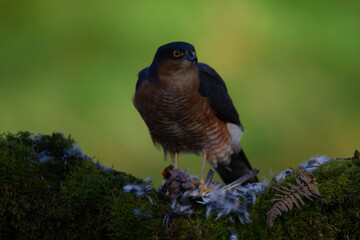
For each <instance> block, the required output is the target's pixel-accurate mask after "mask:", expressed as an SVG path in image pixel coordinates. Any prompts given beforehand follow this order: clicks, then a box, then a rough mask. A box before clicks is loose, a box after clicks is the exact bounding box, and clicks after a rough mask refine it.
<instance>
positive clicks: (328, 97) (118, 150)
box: [0, 0, 360, 185]
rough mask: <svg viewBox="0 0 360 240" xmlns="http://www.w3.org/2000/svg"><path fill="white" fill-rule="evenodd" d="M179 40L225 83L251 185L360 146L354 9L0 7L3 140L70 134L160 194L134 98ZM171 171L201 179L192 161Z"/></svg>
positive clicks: (189, 4)
mask: <svg viewBox="0 0 360 240" xmlns="http://www.w3.org/2000/svg"><path fill="white" fill-rule="evenodd" d="M179 40H181V41H187V42H190V43H192V44H193V45H194V46H195V47H196V50H197V54H198V57H199V61H201V62H206V63H208V64H209V65H211V66H213V67H214V68H215V69H216V70H217V71H218V73H219V74H220V75H221V76H222V77H223V79H224V80H225V82H226V84H227V86H228V90H229V92H230V95H231V97H232V99H233V101H234V104H235V106H236V107H237V109H238V111H239V113H240V119H241V121H242V123H243V125H244V127H245V130H246V133H245V135H244V137H243V139H242V144H243V146H244V149H245V152H246V154H247V155H248V158H249V160H250V162H251V164H252V165H253V167H256V168H259V169H260V170H261V174H260V176H265V177H267V178H270V177H271V174H272V173H277V172H279V171H280V170H283V169H285V168H287V167H296V166H297V165H298V164H299V163H301V162H304V161H306V160H307V159H309V157H311V156H314V155H321V154H327V155H328V156H330V157H348V156H352V153H353V151H354V150H355V149H356V148H359V147H360V137H359V133H360V93H359V89H360V4H359V3H358V2H357V1H353V2H351V1H346V2H344V1H309V2H306V1H301V2H299V1H297V2H295V1H250V0H248V1H221V2H219V1H211V0H206V1H190V0H182V1H169V0H165V1H68V0H61V1H48V0H31V1H13V0H9V1H3V0H0V132H17V131H20V130H28V131H31V132H33V133H38V132H41V133H47V134H51V133H52V132H59V131H60V132H63V133H64V134H65V135H69V134H71V136H73V137H74V138H75V139H76V141H77V143H78V144H79V146H80V147H81V148H82V150H83V151H84V152H85V153H87V154H88V155H90V156H94V157H96V158H97V159H99V160H100V161H101V162H102V163H103V164H104V165H107V166H110V165H113V166H114V168H115V169H117V170H120V171H127V172H130V173H132V174H133V175H135V176H138V177H148V176H150V177H151V178H152V179H153V180H154V183H155V184H156V185H158V184H159V183H160V181H161V171H162V169H163V168H164V167H166V166H167V165H169V164H170V162H169V161H168V162H164V160H163V153H162V151H161V150H159V149H156V148H154V146H153V145H152V142H151V139H150V136H149V134H148V130H147V128H146V126H145V124H144V122H143V120H142V119H141V117H140V115H139V114H138V113H137V111H136V110H135V108H134V107H133V104H132V96H133V94H134V90H135V83H136V81H137V77H136V75H137V73H138V71H139V70H141V69H142V68H144V67H146V66H148V65H149V64H150V63H151V61H152V58H153V56H154V54H155V51H156V49H157V47H159V46H160V45H162V44H165V43H168V42H171V41H179ZM179 161H180V162H179V164H180V168H185V167H186V168H188V169H189V170H190V173H191V174H193V175H199V174H200V169H201V157H200V156H195V155H181V158H180V160H179Z"/></svg>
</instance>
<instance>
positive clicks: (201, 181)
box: [199, 179, 207, 196]
mask: <svg viewBox="0 0 360 240" xmlns="http://www.w3.org/2000/svg"><path fill="white" fill-rule="evenodd" d="M200 183H201V187H200V191H199V195H200V196H201V195H202V194H203V192H205V191H206V190H207V187H206V185H205V182H204V180H203V179H201V180H200Z"/></svg>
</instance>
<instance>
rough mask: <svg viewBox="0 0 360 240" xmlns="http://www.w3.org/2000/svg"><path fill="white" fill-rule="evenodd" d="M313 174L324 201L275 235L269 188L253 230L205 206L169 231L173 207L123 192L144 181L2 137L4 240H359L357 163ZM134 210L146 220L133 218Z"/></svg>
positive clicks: (22, 138)
mask: <svg viewBox="0 0 360 240" xmlns="http://www.w3.org/2000/svg"><path fill="white" fill-rule="evenodd" d="M312 174H313V175H314V176H315V177H316V179H317V181H318V184H319V189H320V192H321V199H320V200H314V201H313V202H312V201H310V200H305V206H302V208H301V209H297V208H294V209H293V210H292V211H290V212H286V213H283V214H282V215H281V216H279V217H278V218H277V219H276V221H275V223H274V226H273V228H272V229H270V228H268V226H267V225H266V213H267V212H268V211H269V209H270V208H271V207H272V203H271V201H270V200H271V199H272V198H273V196H274V194H275V192H276V191H275V190H274V189H272V188H268V189H267V190H266V191H265V193H264V194H262V195H261V196H260V197H259V198H258V199H257V202H256V204H255V205H254V206H252V207H250V208H249V211H250V214H251V216H252V219H253V223H252V224H247V225H242V224H241V223H240V222H239V221H238V220H237V221H236V222H235V223H231V222H230V220H229V218H228V217H222V218H220V219H218V220H217V221H215V220H214V218H215V216H211V217H210V219H209V220H206V219H205V211H206V209H205V208H204V206H202V205H195V207H194V214H192V215H191V216H188V217H186V216H176V215H172V216H171V218H170V221H169V227H168V228H165V227H164V226H163V218H164V215H165V214H166V213H167V212H168V211H169V209H170V203H169V202H163V201H161V200H160V199H158V197H157V194H156V192H155V191H154V190H152V191H150V192H149V195H150V196H151V198H152V199H153V201H154V204H151V203H150V201H149V200H148V199H147V198H146V197H141V198H136V197H135V196H134V194H133V193H126V194H125V193H123V186H124V185H125V184H128V183H138V184H140V183H142V184H143V182H142V180H141V179H136V178H135V177H133V176H131V175H129V174H125V173H121V172H118V171H114V170H112V171H104V170H103V169H101V168H99V165H98V163H96V162H94V161H93V159H91V158H89V157H87V156H85V155H84V154H82V153H81V152H79V151H76V149H75V150H74V140H73V139H71V138H70V137H67V138H65V137H64V136H63V135H62V134H53V135H51V136H47V135H44V136H31V134H30V133H27V132H20V133H18V134H5V135H1V137H0V216H1V218H0V239H228V238H229V235H230V234H229V231H228V230H227V228H229V227H230V228H231V229H232V230H233V231H235V232H236V233H238V235H239V239H242V238H244V239H289V238H292V239H321V238H327V239H343V238H349V239H356V238H357V237H358V236H360V184H359V182H360V166H359V164H358V161H354V160H353V161H352V160H351V159H349V160H333V161H331V162H330V163H328V164H324V165H322V166H321V167H320V169H318V170H316V171H315V172H313V173H312ZM293 180H294V179H293V178H291V177H290V178H288V179H286V181H293ZM134 209H140V211H143V212H144V214H145V216H144V217H141V216H136V215H135V214H134ZM150 215H151V217H150ZM233 217H234V218H236V216H235V215H234V216H233Z"/></svg>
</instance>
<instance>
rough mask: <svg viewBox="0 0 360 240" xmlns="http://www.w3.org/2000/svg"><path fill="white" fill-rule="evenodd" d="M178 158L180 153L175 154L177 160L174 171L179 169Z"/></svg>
mask: <svg viewBox="0 0 360 240" xmlns="http://www.w3.org/2000/svg"><path fill="white" fill-rule="evenodd" d="M178 157H179V154H178V153H175V159H174V165H175V167H174V169H177V168H178Z"/></svg>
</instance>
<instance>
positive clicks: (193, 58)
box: [189, 51, 198, 62]
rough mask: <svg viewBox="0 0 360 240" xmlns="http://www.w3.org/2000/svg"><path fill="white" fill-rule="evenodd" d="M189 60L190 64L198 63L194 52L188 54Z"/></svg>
mask: <svg viewBox="0 0 360 240" xmlns="http://www.w3.org/2000/svg"><path fill="white" fill-rule="evenodd" d="M189 60H190V61H191V62H197V61H198V59H197V56H196V53H195V51H193V52H190V53H189Z"/></svg>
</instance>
